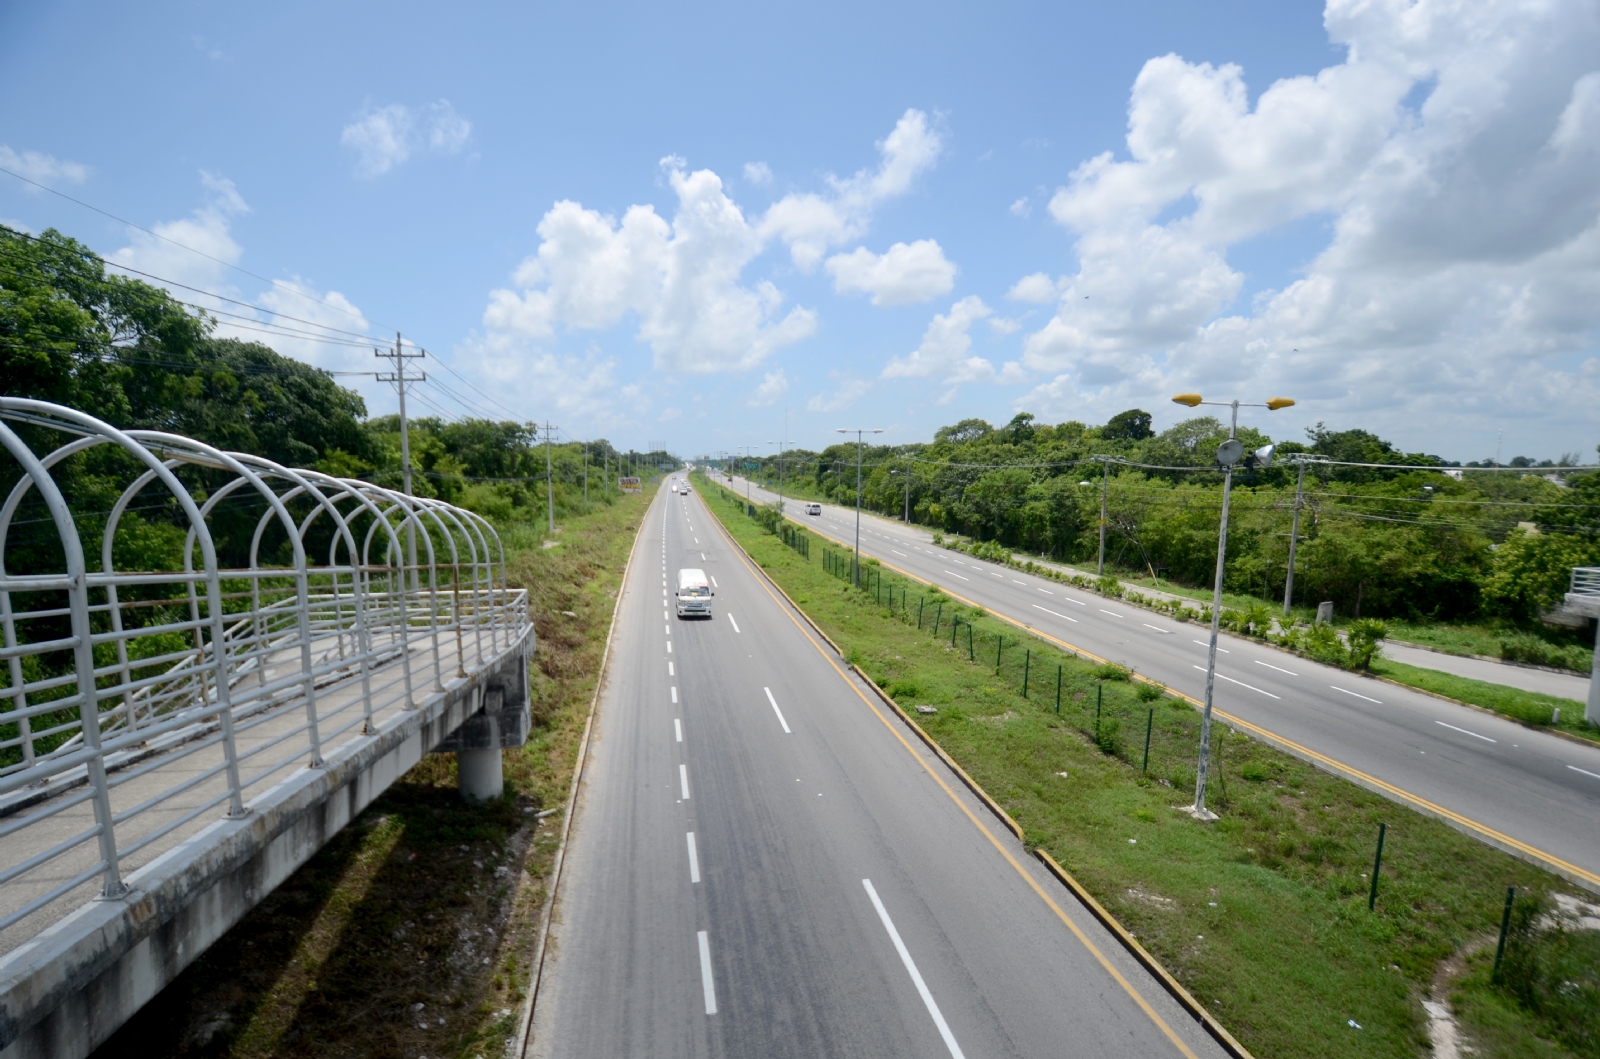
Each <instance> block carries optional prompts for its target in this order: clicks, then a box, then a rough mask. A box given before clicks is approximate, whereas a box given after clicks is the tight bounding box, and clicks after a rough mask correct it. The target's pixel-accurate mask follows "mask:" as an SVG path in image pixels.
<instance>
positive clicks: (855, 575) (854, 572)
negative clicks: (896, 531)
mask: <svg viewBox="0 0 1600 1059" xmlns="http://www.w3.org/2000/svg"><path fill="white" fill-rule="evenodd" d="M836 433H839V434H854V435H855V436H856V555H855V564H854V566H853V567H852V568H851V571H850V583H851V584H852V585H854V586H855V587H856V588H860V587H861V438H862V435H864V434H882V433H883V429H882V428H881V427H839V428H837V430H836Z"/></svg>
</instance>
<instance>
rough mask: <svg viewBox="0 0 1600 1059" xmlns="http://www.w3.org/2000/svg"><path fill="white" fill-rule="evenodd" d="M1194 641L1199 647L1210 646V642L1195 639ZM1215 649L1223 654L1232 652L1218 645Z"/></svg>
mask: <svg viewBox="0 0 1600 1059" xmlns="http://www.w3.org/2000/svg"><path fill="white" fill-rule="evenodd" d="M1194 642H1195V643H1197V644H1199V645H1200V646H1201V647H1210V646H1211V645H1210V644H1208V643H1206V642H1205V641H1204V640H1196V641H1194ZM1217 650H1219V651H1221V652H1222V653H1223V654H1225V655H1227V654H1232V653H1233V652H1232V651H1230V650H1228V649H1227V648H1226V647H1219V648H1217Z"/></svg>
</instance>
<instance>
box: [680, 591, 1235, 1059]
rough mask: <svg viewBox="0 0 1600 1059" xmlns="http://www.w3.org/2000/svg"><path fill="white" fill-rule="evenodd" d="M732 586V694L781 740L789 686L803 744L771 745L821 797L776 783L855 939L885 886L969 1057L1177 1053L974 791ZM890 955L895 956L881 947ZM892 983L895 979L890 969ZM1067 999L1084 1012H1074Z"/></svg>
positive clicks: (811, 864)
mask: <svg viewBox="0 0 1600 1059" xmlns="http://www.w3.org/2000/svg"><path fill="white" fill-rule="evenodd" d="M747 573H748V571H747ZM725 583H728V584H730V585H736V586H737V588H736V589H730V592H729V596H728V600H729V601H728V602H725V603H724V604H723V605H724V607H727V606H737V607H738V612H739V614H740V621H739V627H740V629H741V630H742V632H741V633H739V634H736V636H739V637H746V638H748V639H747V640H746V641H745V642H744V643H743V644H742V645H741V646H739V647H738V648H737V649H728V650H727V651H726V653H725V654H724V655H723V658H724V661H725V663H726V664H727V665H729V666H730V667H731V666H735V665H744V666H753V667H755V669H756V671H753V672H752V673H751V674H750V676H749V677H748V678H746V685H745V688H744V690H743V691H742V692H738V693H736V694H734V695H733V697H734V698H736V699H743V700H744V701H752V700H756V705H753V706H751V707H750V709H751V710H752V711H753V713H752V716H755V717H760V716H762V715H766V716H765V717H764V718H763V719H764V720H765V721H766V722H767V723H768V725H769V729H768V730H769V731H770V732H774V733H776V732H777V731H778V730H779V729H778V727H777V725H776V722H775V721H774V720H773V719H772V718H771V716H770V710H769V706H768V704H767V703H766V702H764V701H760V700H763V699H764V694H763V689H764V688H765V687H769V686H770V687H771V688H772V690H773V691H774V692H777V691H778V687H779V685H777V684H772V685H768V684H765V683H763V684H762V686H761V687H759V688H758V687H757V686H756V682H757V680H758V679H759V680H760V681H766V680H776V681H778V682H779V683H780V684H781V685H782V686H783V687H784V688H786V689H790V690H787V691H786V692H785V693H784V696H780V703H781V704H782V705H783V708H784V711H785V714H786V716H787V717H788V723H789V725H790V727H791V728H792V729H793V733H794V734H793V736H783V737H779V736H776V735H774V736H773V739H774V740H776V741H778V742H779V743H780V744H781V745H782V746H783V747H785V748H786V749H788V750H789V751H790V752H791V753H792V755H793V769H794V771H795V773H796V775H795V779H796V780H798V781H804V780H807V779H810V778H811V777H812V776H813V775H816V776H817V778H818V782H817V783H816V786H817V787H818V790H817V792H816V793H817V794H818V795H821V797H813V796H812V792H811V791H810V790H809V789H807V784H806V783H805V782H797V783H794V784H791V783H790V780H789V777H788V775H787V774H786V773H780V774H778V775H777V777H776V778H775V779H774V780H773V781H772V783H773V785H774V786H775V787H788V786H792V787H793V788H794V789H795V790H796V791H797V792H798V802H799V803H800V804H799V808H800V810H801V811H803V812H805V813H806V814H807V815H808V816H810V817H811V818H813V821H814V822H813V824H812V825H811V827H810V831H811V832H812V833H813V834H816V835H819V836H823V837H824V838H825V839H826V841H827V842H828V844H829V845H830V847H831V850H832V852H831V853H829V854H828V855H823V856H818V857H816V858H814V859H813V860H810V861H808V862H807V864H806V868H807V870H808V872H809V873H810V874H811V875H821V874H827V875H828V876H829V877H830V878H831V880H832V882H831V885H828V886H826V887H824V888H823V892H824V893H825V894H826V895H828V898H829V899H837V898H838V897H839V896H840V895H841V894H842V895H843V897H844V899H845V900H847V901H849V900H850V898H849V893H850V891H851V890H854V891H855V893H856V898H855V900H854V901H853V905H852V907H853V908H854V911H855V915H856V917H857V919H858V920H859V919H861V917H863V916H865V923H866V926H865V927H861V926H860V924H859V923H857V924H856V925H855V926H853V927H852V928H851V929H863V930H865V932H866V933H867V934H868V935H869V936H870V935H872V934H874V933H876V934H877V935H878V936H879V937H880V939H881V938H882V937H883V927H882V926H881V925H880V926H876V927H874V924H873V916H875V915H876V911H875V910H874V911H873V912H872V913H871V914H870V915H868V914H866V909H867V907H868V905H867V903H866V902H865V901H864V900H863V898H864V895H865V888H864V887H863V885H862V882H861V880H862V879H874V880H875V886H876V887H877V889H878V892H879V893H880V894H881V895H882V900H883V902H884V904H885V906H886V907H888V908H891V909H893V911H892V915H893V919H894V922H895V924H896V926H897V927H898V929H899V931H900V933H901V934H902V936H903V937H904V939H905V940H906V943H907V945H908V947H909V948H910V950H911V951H913V952H918V951H919V950H920V951H921V952H922V953H930V952H931V953H933V954H935V956H936V957H937V958H935V959H933V962H932V964H931V965H929V964H928V957H927V956H923V955H919V956H918V958H917V962H918V965H919V966H920V967H921V972H922V974H923V975H924V976H925V979H926V981H927V983H928V985H929V987H930V989H931V990H932V992H933V994H934V995H935V996H936V997H937V998H938V1003H939V1004H940V1005H941V1007H942V1008H943V1009H944V1011H945V1015H946V1018H947V1020H948V1021H949V1023H950V1025H951V1027H952V1032H955V1033H956V1035H957V1037H958V1038H959V1039H960V1040H961V1045H962V1047H963V1048H965V1049H967V1051H968V1052H972V1047H971V1044H970V1043H969V1042H970V1040H976V1041H978V1042H980V1043H981V1044H983V1048H984V1050H986V1051H992V1052H995V1053H997V1054H1050V1053H1051V1052H1053V1051H1056V1050H1058V1049H1059V1042H1060V1040H1062V1039H1063V1038H1065V1039H1072V1040H1081V1041H1085V1042H1090V1041H1092V1042H1094V1044H1093V1047H1091V1048H1090V1050H1091V1051H1096V1052H1098V1053H1099V1054H1112V1055H1121V1054H1129V1055H1135V1054H1136V1055H1150V1054H1173V1055H1177V1054H1180V1053H1179V1052H1178V1050H1177V1049H1176V1048H1175V1046H1173V1045H1172V1044H1171V1043H1170V1042H1168V1041H1167V1040H1166V1039H1165V1037H1164V1036H1162V1034H1161V1031H1160V1029H1159V1027H1158V1026H1157V1025H1156V1023H1155V1022H1154V1021H1152V1020H1151V1019H1150V1017H1149V1016H1148V1015H1147V1014H1145V1012H1143V1011H1141V1010H1140V1009H1139V1008H1138V1005H1137V1002H1136V1001H1134V1000H1133V999H1132V998H1130V997H1129V996H1128V995H1127V993H1126V992H1124V991H1123V990H1122V989H1121V987H1120V986H1118V985H1117V984H1116V983H1115V982H1114V980H1113V979H1112V978H1110V976H1109V975H1108V974H1107V972H1106V970H1105V969H1104V968H1103V967H1101V966H1100V965H1099V963H1098V962H1097V961H1096V960H1095V958H1094V956H1093V955H1092V954H1091V953H1090V952H1089V950H1088V949H1086V948H1085V947H1084V946H1083V945H1082V943H1081V942H1079V941H1078V940H1077V939H1076V938H1074V937H1073V936H1072V934H1071V933H1070V931H1069V929H1068V928H1067V927H1066V926H1065V925H1064V924H1063V923H1062V922H1061V921H1060V920H1058V919H1056V918H1055V914H1054V912H1053V911H1052V910H1051V909H1050V907H1049V905H1047V904H1046V903H1045V901H1044V900H1043V899H1042V898H1041V896H1040V893H1039V892H1036V891H1034V890H1033V889H1031V887H1030V886H1029V882H1028V880H1029V879H1030V878H1032V879H1033V881H1034V882H1035V883H1037V884H1038V885H1039V886H1040V889H1041V891H1042V892H1043V893H1045V894H1055V895H1057V896H1058V898H1059V900H1058V902H1057V904H1058V907H1060V901H1061V900H1065V899H1066V898H1067V895H1066V894H1065V892H1064V891H1062V890H1061V889H1060V885H1059V883H1057V882H1055V881H1054V880H1053V879H1051V878H1050V877H1048V876H1047V875H1046V874H1045V873H1044V872H1043V870H1042V868H1036V867H1035V866H1034V864H1033V862H1032V861H1031V858H1026V859H1025V854H1024V852H1023V851H1022V850H1021V848H1020V846H1019V845H1018V844H1017V843H1015V842H1014V840H1012V839H1010V837H1009V833H1008V832H1003V831H1002V830H1001V829H1000V828H999V826H998V825H997V824H995V823H993V821H992V818H990V817H989V816H988V815H987V810H985V809H983V808H982V807H981V806H980V805H978V804H977V803H976V802H975V800H973V799H971V797H970V795H968V794H966V792H965V791H964V790H961V791H960V792H959V797H960V800H959V801H958V800H953V799H952V798H951V797H950V796H949V795H948V794H947V793H946V792H945V790H944V789H943V788H941V787H939V785H938V784H937V783H936V782H935V781H934V779H933V777H932V775H931V774H930V773H929V772H928V771H927V770H926V769H925V768H924V767H923V766H924V763H927V764H928V765H931V766H932V767H933V768H934V769H936V770H937V771H938V772H943V767H942V766H940V765H937V764H936V763H935V762H933V761H932V760H931V759H930V758H929V755H927V753H926V751H925V750H922V749H921V748H920V745H918V746H917V747H916V748H912V747H910V746H909V745H908V744H907V743H903V742H901V740H899V739H896V738H895V736H894V730H893V729H891V728H890V727H888V726H887V725H885V723H884V722H883V720H880V719H879V717H878V716H877V715H875V714H874V713H873V711H872V709H871V708H870V707H869V706H868V705H867V704H866V703H865V702H863V700H862V699H861V698H860V697H858V696H857V694H856V693H855V691H854V690H852V689H851V686H850V684H849V683H848V682H847V681H846V680H845V679H843V678H842V677H841V675H840V673H839V672H838V671H837V670H835V669H834V668H833V667H832V666H831V665H829V664H828V662H827V659H826V658H825V656H824V655H823V654H821V653H819V652H818V651H817V650H816V649H815V648H814V647H813V646H812V645H811V644H810V643H802V644H801V645H800V646H799V647H798V648H797V647H796V646H795V640H796V638H799V639H800V640H802V641H803V640H804V635H803V633H802V632H801V630H800V628H799V627H798V626H797V625H796V624H795V622H794V621H792V620H791V619H790V618H789V616H788V613H787V608H786V607H783V606H782V605H781V604H779V603H778V602H777V600H776V599H774V597H772V596H767V600H768V601H769V605H768V606H766V607H763V606H761V605H760V598H759V596H758V597H757V599H756V600H755V601H753V602H750V603H747V602H745V601H744V598H743V597H745V596H746V595H747V594H748V591H749V590H750V589H754V591H755V592H757V593H760V594H761V595H766V590H765V589H763V588H762V587H761V586H760V585H759V583H756V582H755V581H754V578H753V575H751V577H750V579H749V580H748V581H747V580H746V579H745V578H743V577H741V578H739V579H737V580H735V579H733V578H732V577H731V576H730V578H729V579H728V580H727V581H726V582H725ZM768 674H771V675H770V676H769V675H768ZM734 690H735V689H733V688H732V687H731V686H730V691H734ZM785 696H788V698H787V699H785ZM890 723H891V724H894V725H898V723H899V722H898V721H891V722H890ZM945 782H946V785H947V786H951V785H953V784H954V782H955V781H954V780H953V777H949V776H948V775H946V778H945ZM732 804H734V803H733V801H732V800H731V799H719V800H718V801H717V803H715V805H713V803H709V802H708V803H707V804H706V806H703V807H702V811H703V812H711V811H716V810H717V808H719V807H721V806H723V805H732ZM964 807H965V811H964ZM968 813H971V814H972V815H971V816H969V815H968ZM975 819H976V820H977V821H982V826H983V827H984V828H985V829H987V830H988V831H989V832H990V833H991V834H997V835H998V834H1004V835H1005V836H1006V837H1005V839H1004V844H1003V845H1002V846H1001V847H1000V848H1001V849H1004V850H1005V853H1004V854H1002V853H1001V852H1000V851H999V850H997V848H996V846H995V845H994V844H992V843H991V841H990V840H989V839H988V838H986V837H985V836H984V833H983V832H982V831H980V830H979V829H978V824H976V823H975ZM1007 847H1010V848H1007ZM1007 856H1009V857H1010V860H1009V861H1008V860H1007V859H1006V857H1007ZM1019 869H1021V873H1019ZM1069 914H1073V915H1074V922H1075V923H1077V924H1078V925H1079V928H1080V929H1082V930H1084V931H1085V933H1086V934H1090V935H1091V936H1096V937H1097V939H1098V945H1099V948H1100V950H1101V953H1102V954H1103V955H1104V956H1106V957H1107V958H1108V959H1109V960H1110V961H1111V962H1112V964H1113V966H1119V963H1120V973H1122V974H1123V975H1124V977H1126V978H1128V979H1130V980H1132V981H1134V982H1137V983H1139V985H1138V988H1139V989H1140V992H1141V995H1142V996H1143V997H1144V998H1145V1000H1146V1002H1148V1003H1150V1004H1152V1005H1153V1006H1154V1007H1156V1008H1157V1009H1158V1010H1164V1012H1165V1013H1164V1016H1163V1017H1164V1018H1165V1019H1166V1022H1167V1024H1168V1026H1169V1027H1174V1028H1175V1029H1176V1031H1177V1032H1179V1033H1180V1035H1183V1036H1185V1037H1188V1036H1192V1037H1193V1038H1195V1039H1194V1040H1191V1041H1189V1047H1190V1048H1191V1049H1193V1050H1195V1051H1197V1052H1198V1054H1212V1053H1211V1052H1210V1051H1208V1049H1212V1048H1213V1047H1214V1046H1213V1045H1212V1044H1211V1042H1210V1041H1209V1039H1205V1038H1203V1036H1202V1035H1201V1034H1200V1033H1199V1032H1198V1031H1195V1030H1194V1028H1193V1023H1192V1020H1190V1019H1189V1018H1188V1017H1187V1016H1186V1015H1185V1014H1184V1013H1183V1012H1182V1011H1181V1010H1180V1009H1178V1008H1177V1005H1176V1004H1173V1003H1172V1002H1171V1001H1170V999H1169V998H1167V997H1166V996H1165V994H1163V993H1161V991H1160V989H1159V986H1157V985H1156V984H1155V983H1154V982H1153V981H1151V980H1150V979H1149V978H1148V977H1147V975H1146V974H1145V973H1144V972H1143V970H1142V969H1141V968H1139V967H1138V966H1137V965H1136V964H1134V963H1133V961H1132V960H1131V959H1129V958H1126V957H1125V955H1124V954H1122V953H1121V950H1120V949H1119V948H1118V947H1117V945H1116V943H1115V941H1114V940H1113V939H1112V938H1110V937H1109V936H1108V935H1106V934H1105V933H1104V932H1103V930H1101V928H1100V927H1099V925H1098V924H1096V923H1094V922H1093V921H1092V920H1091V919H1089V918H1088V917H1087V915H1085V914H1083V913H1081V912H1079V911H1078V910H1076V909H1070V910H1069ZM879 951H880V953H886V952H887V951H888V950H887V949H886V948H885V947H884V946H883V945H882V944H880V945H879ZM889 973H890V977H891V980H895V979H896V977H897V976H896V975H895V974H894V973H893V964H892V962H891V965H890V972H889ZM903 975H904V972H901V976H902V977H900V978H899V980H901V981H902V989H904V988H905V979H904V977H903ZM906 996H907V998H908V999H909V1002H911V1003H913V1004H914V1003H915V1002H916V1000H917V998H916V997H915V995H914V994H910V993H907V994H906ZM1063 997H1068V998H1072V1000H1071V1002H1070V1003H1067V1004H1063V1003H1062V998H1063ZM1191 1031H1193V1032H1191ZM1163 1049H1165V1051H1163Z"/></svg>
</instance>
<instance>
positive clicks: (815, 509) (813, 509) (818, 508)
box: [806, 504, 822, 515]
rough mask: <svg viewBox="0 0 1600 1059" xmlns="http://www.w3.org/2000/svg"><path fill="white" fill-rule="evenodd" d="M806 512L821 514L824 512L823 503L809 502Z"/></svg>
mask: <svg viewBox="0 0 1600 1059" xmlns="http://www.w3.org/2000/svg"><path fill="white" fill-rule="evenodd" d="M806 514H808V515H820V514H822V505H821V504H807V505H806Z"/></svg>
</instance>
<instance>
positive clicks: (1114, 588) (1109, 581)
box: [1093, 577, 1122, 599]
mask: <svg viewBox="0 0 1600 1059" xmlns="http://www.w3.org/2000/svg"><path fill="white" fill-rule="evenodd" d="M1093 587H1094V590H1095V591H1096V592H1098V593H1100V594H1101V595H1102V596H1110V597H1111V598H1112V599H1121V598H1122V582H1121V581H1118V580H1117V579H1116V578H1114V577H1099V578H1096V579H1095V580H1094V582H1093Z"/></svg>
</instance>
